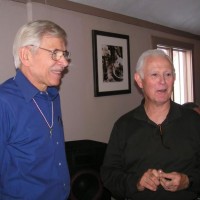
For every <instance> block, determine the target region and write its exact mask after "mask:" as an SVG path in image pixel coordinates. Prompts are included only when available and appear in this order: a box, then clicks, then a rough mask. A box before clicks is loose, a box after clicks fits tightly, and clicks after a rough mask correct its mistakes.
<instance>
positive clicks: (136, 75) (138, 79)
mask: <svg viewBox="0 0 200 200" xmlns="http://www.w3.org/2000/svg"><path fill="white" fill-rule="evenodd" d="M134 79H135V82H136V83H137V85H138V86H139V87H140V88H143V84H142V78H141V76H140V74H139V73H137V72H136V73H135V74H134Z"/></svg>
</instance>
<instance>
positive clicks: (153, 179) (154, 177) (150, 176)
mask: <svg viewBox="0 0 200 200" xmlns="http://www.w3.org/2000/svg"><path fill="white" fill-rule="evenodd" d="M159 185H160V181H159V172H158V170H156V169H148V170H147V171H146V172H145V173H144V174H143V176H142V177H141V178H140V180H139V181H138V183H137V189H138V191H143V190H144V189H145V188H147V189H149V190H152V191H156V190H157V188H158V186H159Z"/></svg>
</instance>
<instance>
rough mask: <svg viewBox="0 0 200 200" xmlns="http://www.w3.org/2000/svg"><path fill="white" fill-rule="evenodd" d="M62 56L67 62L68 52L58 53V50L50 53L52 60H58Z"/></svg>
mask: <svg viewBox="0 0 200 200" xmlns="http://www.w3.org/2000/svg"><path fill="white" fill-rule="evenodd" d="M62 56H64V58H65V59H66V60H69V56H70V53H69V52H68V51H60V50H54V51H53V53H52V59H53V60H60V59H61V57H62Z"/></svg>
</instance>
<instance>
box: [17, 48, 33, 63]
mask: <svg viewBox="0 0 200 200" xmlns="http://www.w3.org/2000/svg"><path fill="white" fill-rule="evenodd" d="M30 56H31V52H30V49H29V48H28V47H21V48H20V49H19V58H20V60H21V62H22V63H23V65H25V66H29V61H30Z"/></svg>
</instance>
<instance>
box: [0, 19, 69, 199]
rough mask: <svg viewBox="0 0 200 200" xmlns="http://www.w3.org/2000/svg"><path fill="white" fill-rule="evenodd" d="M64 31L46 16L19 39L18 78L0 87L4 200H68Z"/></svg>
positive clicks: (0, 175)
mask: <svg viewBox="0 0 200 200" xmlns="http://www.w3.org/2000/svg"><path fill="white" fill-rule="evenodd" d="M66 48H67V38H66V33H65V31H64V30H63V29H62V28H61V27H60V26H58V25H57V24H55V23H53V22H50V21H47V20H37V21H33V22H29V23H27V24H25V25H24V26H22V27H21V28H20V29H19V31H18V33H17V35H16V38H15V41H14V45H13V55H14V61H15V66H16V68H17V70H16V76H15V77H13V78H10V79H8V80H7V81H5V82H4V83H3V84H1V86H0V199H1V200H7V199H9V200H14V199H18V200H47V199H48V200H66V199H67V197H68V195H69V191H70V178H69V170H68V166H67V162H66V155H65V146H64V134H63V125H62V116H61V109H60V97H59V93H58V90H57V88H56V87H57V86H59V84H60V81H61V78H62V76H63V72H64V70H65V69H66V68H67V66H68V64H69V61H70V59H69V52H68V51H67V49H66Z"/></svg>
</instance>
